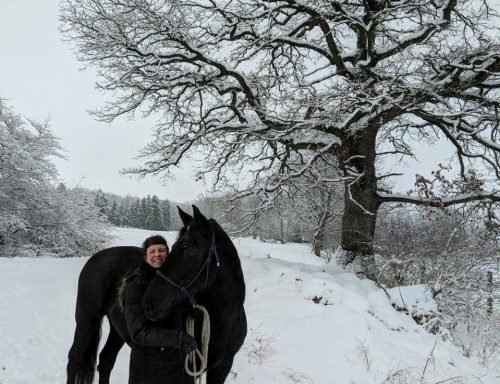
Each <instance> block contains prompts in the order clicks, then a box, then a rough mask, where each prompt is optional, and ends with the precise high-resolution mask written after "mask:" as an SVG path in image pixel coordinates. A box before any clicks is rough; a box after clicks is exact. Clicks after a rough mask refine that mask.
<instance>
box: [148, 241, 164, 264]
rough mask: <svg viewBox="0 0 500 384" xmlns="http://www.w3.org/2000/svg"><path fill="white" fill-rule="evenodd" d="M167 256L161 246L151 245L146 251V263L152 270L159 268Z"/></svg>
mask: <svg viewBox="0 0 500 384" xmlns="http://www.w3.org/2000/svg"><path fill="white" fill-rule="evenodd" d="M167 256H168V252H167V247H165V246H164V245H163V244H153V245H150V246H149V247H148V248H147V249H146V263H148V264H149V265H151V266H152V267H153V268H160V267H161V265H162V264H163V263H164V262H165V260H166V259H167Z"/></svg>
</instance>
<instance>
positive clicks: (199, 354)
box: [184, 305, 210, 384]
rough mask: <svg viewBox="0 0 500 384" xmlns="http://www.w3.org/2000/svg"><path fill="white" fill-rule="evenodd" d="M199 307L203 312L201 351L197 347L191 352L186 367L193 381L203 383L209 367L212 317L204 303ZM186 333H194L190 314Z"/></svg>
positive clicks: (185, 361)
mask: <svg viewBox="0 0 500 384" xmlns="http://www.w3.org/2000/svg"><path fill="white" fill-rule="evenodd" d="M195 307H196V308H197V309H199V310H200V311H202V312H203V323H202V328H201V351H200V350H199V349H198V348H196V349H195V350H194V351H192V352H189V353H188V354H187V356H186V359H185V360H184V369H185V370H186V373H187V374H188V375H189V376H193V382H194V384H196V381H197V380H198V383H199V384H201V380H202V376H203V372H205V370H206V369H207V361H208V342H209V341H210V317H209V315H208V311H207V310H206V308H205V307H204V306H203V305H196V306H195ZM186 333H187V334H188V335H189V336H192V337H195V335H194V319H193V318H192V317H191V316H188V318H187V319H186ZM198 361H199V362H200V368H197V365H198V364H197V363H198Z"/></svg>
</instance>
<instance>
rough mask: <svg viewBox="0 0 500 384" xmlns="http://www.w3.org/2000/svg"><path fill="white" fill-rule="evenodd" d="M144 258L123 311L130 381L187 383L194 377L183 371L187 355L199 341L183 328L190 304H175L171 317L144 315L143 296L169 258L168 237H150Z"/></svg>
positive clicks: (130, 280) (135, 383)
mask: <svg viewBox="0 0 500 384" xmlns="http://www.w3.org/2000/svg"><path fill="white" fill-rule="evenodd" d="M142 247H143V249H144V261H143V262H142V263H141V265H140V266H139V268H138V269H137V270H136V271H135V272H134V273H133V274H132V275H131V276H130V277H129V278H127V283H126V284H127V285H126V287H125V290H124V312H125V320H126V322H127V328H128V331H129V333H130V336H131V338H132V345H131V348H132V351H131V354H130V368H129V381H128V382H129V384H157V383H158V384H160V383H161V384H169V383H173V384H184V383H186V384H187V383H192V382H193V378H192V377H190V376H188V375H187V374H186V372H185V370H184V359H185V356H186V354H188V353H189V352H191V351H193V350H194V349H196V347H197V345H196V340H195V339H194V338H192V337H191V336H189V335H187V334H185V333H184V331H183V325H184V320H185V313H186V307H187V303H186V304H184V305H183V306H180V307H176V308H174V309H173V310H172V314H171V315H169V317H168V318H166V319H164V320H162V321H158V322H153V321H151V320H149V319H147V318H146V316H145V315H144V308H143V306H142V297H143V296H144V293H145V292H146V289H147V288H148V286H149V283H150V282H151V280H152V279H153V277H154V276H155V274H156V270H157V269H158V268H160V267H161V265H162V264H163V263H164V262H165V260H166V259H167V257H168V251H169V250H168V245H167V241H166V240H165V238H163V237H162V236H159V235H156V236H151V237H148V238H147V239H146V240H145V241H144V243H143V245H142Z"/></svg>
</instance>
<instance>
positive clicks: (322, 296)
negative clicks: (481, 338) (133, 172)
mask: <svg viewBox="0 0 500 384" xmlns="http://www.w3.org/2000/svg"><path fill="white" fill-rule="evenodd" d="M149 234H150V232H148V231H143V230H135V229H120V230H118V231H117V238H116V239H115V244H120V245H140V243H141V241H142V240H143V239H144V238H145V237H146V236H148V235H149ZM164 234H165V235H166V237H167V239H168V240H169V241H170V242H172V241H173V239H174V238H175V235H176V234H175V233H173V232H166V233H164ZM235 245H236V247H237V248H238V251H239V253H240V256H241V259H242V264H243V270H244V272H245V277H246V284H247V299H246V305H245V307H246V311H247V315H248V319H249V332H248V336H247V339H246V342H245V345H244V347H243V349H242V350H241V351H240V352H239V353H238V355H237V357H236V361H235V364H234V366H233V372H232V373H231V375H230V376H229V378H228V380H227V383H241V384H243V383H245V384H247V383H248V384H250V383H260V384H268V383H277V384H285V383H287V384H288V383H315V384H374V383H402V384H403V383H405V384H411V383H420V384H422V383H429V384H431V383H432V384H437V383H468V384H471V383H486V384H494V383H495V384H498V383H499V382H500V379H499V377H500V376H499V375H500V371H498V370H496V371H494V370H490V371H488V370H486V368H484V367H482V366H481V365H479V364H478V363H476V362H474V361H473V360H471V359H468V358H465V357H463V356H462V354H461V352H460V350H459V349H458V348H456V347H454V346H453V345H451V344H450V343H449V342H444V341H441V340H440V339H439V338H437V337H436V336H434V335H431V334H428V333H426V332H425V331H424V330H423V329H422V327H420V326H418V325H416V324H415V323H414V322H413V321H412V319H411V318H409V317H408V316H406V315H404V314H402V313H399V312H396V311H395V310H394V309H393V308H392V307H391V305H390V302H389V300H388V299H387V297H386V296H385V294H384V293H383V292H382V291H381V290H379V289H377V288H376V287H375V286H374V285H373V284H372V283H371V282H369V281H367V280H359V279H358V278H356V277H355V276H354V275H353V274H350V273H347V272H345V271H343V270H341V269H339V268H338V267H335V266H327V267H325V266H323V265H322V264H321V262H319V261H318V260H317V259H315V258H314V256H312V255H311V253H310V249H309V247H308V246H307V245H298V244H296V245H290V244H288V245H280V244H268V243H261V242H258V241H256V240H252V239H246V238H245V239H236V240H235ZM85 261H86V258H75V259H23V258H14V259H5V258H0V311H1V314H0V384H36V383H40V384H42V383H47V384H61V383H64V382H65V368H66V355H67V352H68V349H69V347H70V345H71V341H72V337H73V331H74V319H73V312H74V306H75V297H76V285H77V278H78V274H79V272H80V270H81V268H82V266H83V264H84V263H85ZM405 292H406V291H401V294H402V295H405V294H406V293H405ZM410 292H413V293H412V294H414V292H415V291H414V290H410ZM410 295H411V294H410ZM313 299H314V300H313ZM406 299H407V300H405V301H406V302H409V301H410V300H411V297H407V298H406ZM422 299H423V300H425V299H424V298H421V300H422ZM315 302H318V303H315ZM424 304H425V305H432V303H431V302H428V303H424ZM103 333H104V337H105V335H106V324H105V327H104V332H103ZM128 355H129V349H128V347H124V348H123V349H122V351H121V353H120V355H119V358H118V361H117V365H116V367H115V370H114V371H113V375H112V383H113V384H119V383H121V384H124V383H126V382H127V369H128V368H127V367H128Z"/></svg>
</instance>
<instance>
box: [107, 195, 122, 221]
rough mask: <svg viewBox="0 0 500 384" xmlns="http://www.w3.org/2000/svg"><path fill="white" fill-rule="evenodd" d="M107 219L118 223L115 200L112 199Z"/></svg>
mask: <svg viewBox="0 0 500 384" xmlns="http://www.w3.org/2000/svg"><path fill="white" fill-rule="evenodd" d="M108 220H109V222H110V223H111V224H113V225H120V222H119V220H118V206H117V204H116V200H113V204H112V205H111V208H110V210H109V212H108Z"/></svg>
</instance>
